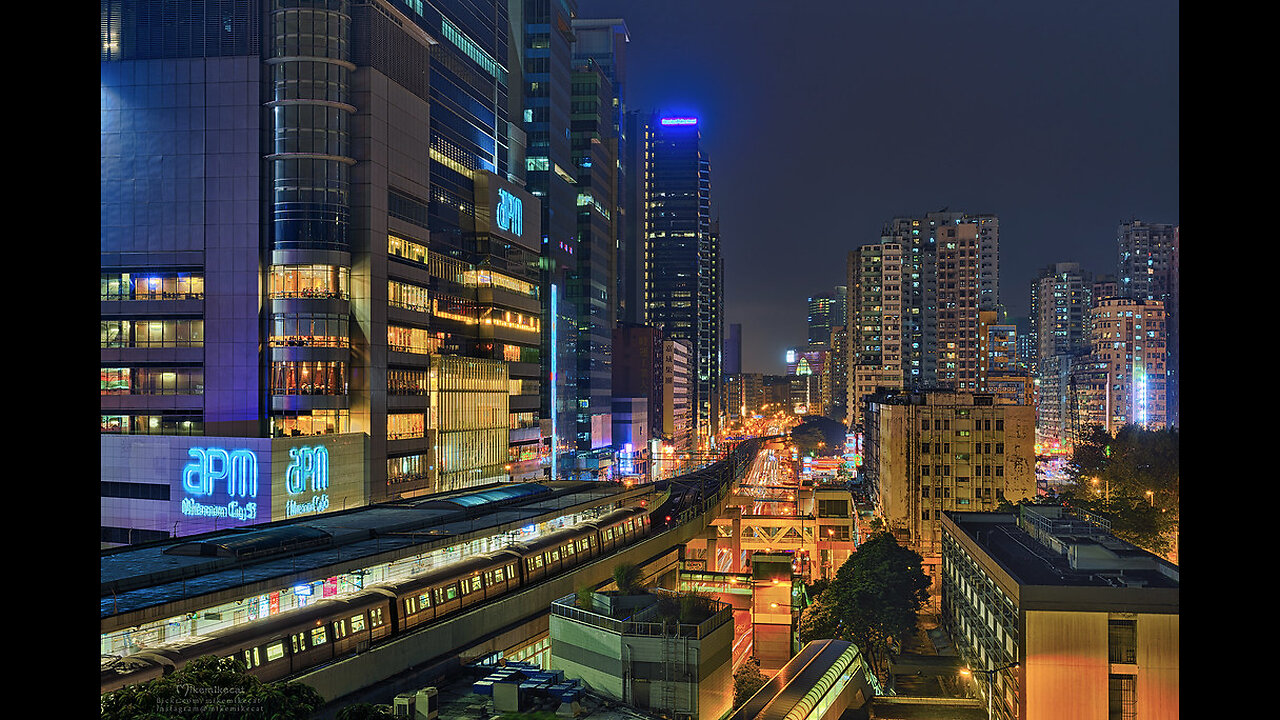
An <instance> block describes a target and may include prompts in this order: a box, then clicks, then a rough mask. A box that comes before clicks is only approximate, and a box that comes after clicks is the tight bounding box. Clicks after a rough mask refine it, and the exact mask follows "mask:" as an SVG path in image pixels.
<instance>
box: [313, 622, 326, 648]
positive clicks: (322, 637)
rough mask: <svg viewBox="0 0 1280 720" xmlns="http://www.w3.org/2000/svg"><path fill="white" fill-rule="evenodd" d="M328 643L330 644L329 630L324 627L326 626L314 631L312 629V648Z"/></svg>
mask: <svg viewBox="0 0 1280 720" xmlns="http://www.w3.org/2000/svg"><path fill="white" fill-rule="evenodd" d="M327 642H329V633H328V628H326V627H324V626H321V627H318V628H312V629H311V645H312V647H315V646H316V645H323V644H325V643H327Z"/></svg>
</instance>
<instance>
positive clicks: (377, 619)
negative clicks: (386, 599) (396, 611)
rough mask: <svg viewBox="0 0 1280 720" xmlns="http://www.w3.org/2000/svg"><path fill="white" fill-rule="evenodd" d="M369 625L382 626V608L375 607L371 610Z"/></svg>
mask: <svg viewBox="0 0 1280 720" xmlns="http://www.w3.org/2000/svg"><path fill="white" fill-rule="evenodd" d="M369 626H370V627H381V626H382V608H374V609H372V610H370V611H369Z"/></svg>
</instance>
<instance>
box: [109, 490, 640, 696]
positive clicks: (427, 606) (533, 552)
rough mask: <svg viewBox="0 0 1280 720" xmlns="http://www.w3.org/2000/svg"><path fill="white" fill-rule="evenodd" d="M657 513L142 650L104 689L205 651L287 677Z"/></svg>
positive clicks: (607, 542)
mask: <svg viewBox="0 0 1280 720" xmlns="http://www.w3.org/2000/svg"><path fill="white" fill-rule="evenodd" d="M653 510H654V511H655V512H659V510H658V508H653ZM649 515H650V509H649V508H643V507H630V508H622V509H619V510H614V511H612V512H610V513H607V514H605V515H603V516H601V517H599V518H596V519H595V520H591V521H588V522H584V523H581V524H579V525H575V526H573V527H570V528H565V529H562V530H557V531H554V532H551V533H548V534H546V535H543V536H541V537H539V538H535V539H533V540H530V541H528V542H523V543H517V544H514V545H511V546H508V547H506V548H504V549H502V550H499V551H496V552H491V553H487V554H483V555H477V556H474V557H469V558H466V559H464V560H460V561H458V562H454V563H450V564H449V565H445V566H443V567H440V568H436V569H433V570H429V571H427V572H426V573H423V574H422V575H418V576H416V577H412V578H408V579H404V580H394V581H388V582H385V583H380V584H378V585H372V586H369V587H367V588H365V589H364V590H362V591H360V592H358V593H355V594H353V595H350V596H347V597H344V598H341V599H337V598H333V599H327V600H320V601H318V602H315V603H313V604H310V605H307V606H306V607H302V608H297V609H295V610H290V611H287V612H283V613H280V614H279V615H276V616H273V617H269V618H266V619H263V620H260V621H257V622H253V623H249V624H245V625H240V626H237V627H232V628H225V629H222V630H218V631H215V632H211V633H209V634H208V635H203V636H199V637H193V638H190V639H186V640H182V641H178V642H175V643H172V644H168V645H164V646H160V647H157V648H152V649H148V650H145V651H142V652H139V653H135V654H133V655H129V656H127V657H124V658H120V659H118V660H117V661H115V662H114V663H113V664H111V665H110V666H104V667H103V668H102V692H103V693H107V692H110V691H112V690H115V689H118V688H121V687H124V686H125V685H131V684H134V683H139V682H143V681H146V680H150V679H153V678H157V677H161V676H164V675H168V674H169V673H171V672H173V671H174V670H177V669H178V668H181V667H182V666H183V665H185V664H186V663H187V662H189V661H191V660H193V659H195V658H198V657H203V656H205V655H217V656H219V657H237V658H240V659H241V661H242V662H243V663H244V665H245V667H246V668H247V669H248V672H249V673H250V674H251V675H254V676H255V677H257V678H259V679H261V680H262V681H263V682H270V681H274V680H280V679H282V678H286V677H289V676H292V675H295V674H297V673H299V672H301V671H303V670H306V669H309V668H312V667H315V666H317V665H321V664H323V663H326V662H329V661H330V660H333V659H335V658H340V657H343V656H345V655H348V654H351V653H358V652H363V651H364V650H367V649H368V648H369V647H370V646H372V645H375V644H377V643H380V642H385V641H387V640H389V639H391V638H395V637H398V636H400V635H402V634H404V633H406V632H408V631H410V630H412V629H413V628H414V627H417V626H419V625H422V624H423V623H428V622H431V621H433V620H436V619H439V618H443V617H447V616H449V615H451V614H453V613H457V612H459V611H461V610H462V609H463V608H466V607H469V606H471V605H474V604H476V603H481V602H485V601H486V600H488V599H490V598H494V597H498V596H500V595H503V594H504V593H509V592H513V591H515V590H518V589H519V588H521V587H524V586H527V585H532V584H534V583H537V582H539V581H540V580H542V579H544V578H547V577H551V576H553V575H557V574H559V573H561V572H564V571H566V570H568V569H570V568H572V567H574V566H577V565H581V564H582V563H584V562H587V561H589V560H591V559H592V558H595V557H598V556H601V555H607V554H609V553H610V552H612V551H613V550H614V548H617V547H621V546H623V545H629V544H632V543H634V542H635V541H636V540H638V539H640V538H642V537H644V536H645V535H646V534H647V533H648V532H649V529H650V525H649ZM663 517H665V516H663ZM660 524H661V523H660Z"/></svg>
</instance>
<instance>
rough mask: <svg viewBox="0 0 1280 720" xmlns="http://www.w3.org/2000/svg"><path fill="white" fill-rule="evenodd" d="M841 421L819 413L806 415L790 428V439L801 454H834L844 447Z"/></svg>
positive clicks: (843, 428)
mask: <svg viewBox="0 0 1280 720" xmlns="http://www.w3.org/2000/svg"><path fill="white" fill-rule="evenodd" d="M845 432H846V428H845V426H844V424H843V423H840V422H837V421H835V420H832V419H831V418H828V417H822V416H821V415H807V416H805V418H804V422H802V423H800V424H799V425H797V426H795V427H794V428H793V429H792V430H791V441H792V442H794V443H795V444H796V449H797V450H799V451H800V454H801V455H835V454H836V453H838V452H840V450H841V448H843V447H844V440H845Z"/></svg>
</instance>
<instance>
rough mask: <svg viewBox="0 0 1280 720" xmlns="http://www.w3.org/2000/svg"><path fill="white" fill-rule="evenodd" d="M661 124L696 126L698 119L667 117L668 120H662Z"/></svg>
mask: <svg viewBox="0 0 1280 720" xmlns="http://www.w3.org/2000/svg"><path fill="white" fill-rule="evenodd" d="M661 122H662V124H663V125H697V124H698V118H696V117H668V118H662V120H661Z"/></svg>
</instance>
